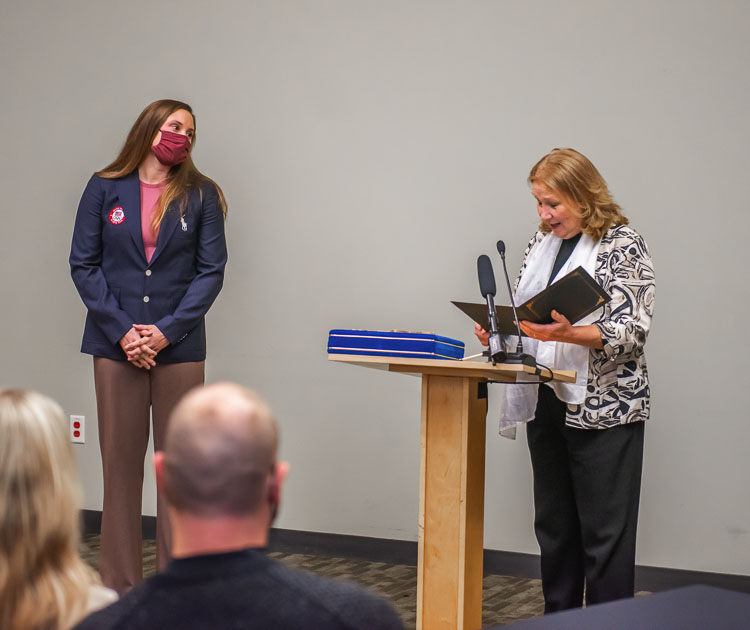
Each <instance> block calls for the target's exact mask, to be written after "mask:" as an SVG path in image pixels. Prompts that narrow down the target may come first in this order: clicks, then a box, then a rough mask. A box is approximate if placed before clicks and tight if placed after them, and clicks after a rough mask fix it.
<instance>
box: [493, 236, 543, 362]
mask: <svg viewBox="0 0 750 630" xmlns="http://www.w3.org/2000/svg"><path fill="white" fill-rule="evenodd" d="M497 252H498V253H499V254H500V258H502V260H503V272H504V273H505V282H506V284H507V285H508V294H509V295H510V305H511V306H512V307H513V317H514V318H515V320H516V329H517V330H518V345H517V346H516V351H515V352H507V353H506V355H505V363H513V364H516V363H518V364H521V365H528V366H529V367H533V368H536V367H537V365H536V359H535V358H534V357H533V356H531V355H530V354H526V353H525V352H524V351H523V341H522V338H521V324H519V323H518V313H517V311H516V301H515V300H514V299H513V289H511V287H510V278H508V268H507V266H506V265H505V243H504V242H503V241H498V242H497ZM493 310H494V309H493Z"/></svg>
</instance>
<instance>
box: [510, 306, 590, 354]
mask: <svg viewBox="0 0 750 630" xmlns="http://www.w3.org/2000/svg"><path fill="white" fill-rule="evenodd" d="M551 315H552V319H554V320H555V321H554V323H553V324H534V323H532V322H528V321H522V322H519V323H520V326H521V330H522V331H523V332H525V333H526V334H527V335H528V336H529V337H532V338H533V339H538V340H539V341H562V342H564V343H574V344H576V345H578V346H586V347H587V348H601V347H602V335H601V332H600V331H599V328H598V327H597V326H595V325H594V324H589V325H586V326H573V325H572V324H571V323H570V322H569V321H568V318H567V317H565V315H563V314H562V313H558V312H557V311H552V313H551Z"/></svg>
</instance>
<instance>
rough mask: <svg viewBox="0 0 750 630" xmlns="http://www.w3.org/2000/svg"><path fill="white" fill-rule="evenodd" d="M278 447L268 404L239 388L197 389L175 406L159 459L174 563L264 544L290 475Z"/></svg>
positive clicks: (158, 477)
mask: <svg viewBox="0 0 750 630" xmlns="http://www.w3.org/2000/svg"><path fill="white" fill-rule="evenodd" d="M278 441H279V437H278V427H277V425H276V421H275V420H274V418H273V416H272V413H271V410H270V408H269V407H268V405H267V404H266V403H265V402H264V401H263V400H262V399H261V398H260V397H258V396H257V395H256V394H255V393H254V392H252V391H250V390H248V389H246V388H244V387H240V386H239V385H234V384H231V383H216V384H213V385H209V386H206V387H199V388H196V389H194V390H192V391H191V392H189V393H188V394H187V395H186V396H185V397H184V398H183V399H182V400H181V401H180V402H179V403H178V405H177V406H176V407H175V409H174V411H173V412H172V415H171V416H170V420H169V425H168V428H167V435H166V439H165V448H164V451H161V452H157V453H155V454H154V465H155V469H156V480H157V485H158V488H159V491H160V492H162V493H163V494H164V496H165V498H166V500H167V505H168V509H169V515H170V522H171V524H172V542H173V544H172V554H173V555H174V556H175V557H184V556H188V555H193V554H197V553H209V552H217V553H218V552H222V551H229V550H232V549H240V548H245V547H258V546H264V545H265V544H266V543H267V536H268V528H269V526H270V524H271V522H272V521H273V518H274V517H275V514H276V510H277V508H278V504H279V495H280V487H281V485H282V483H283V481H284V479H285V477H286V474H287V472H288V464H287V463H286V462H277V461H276V452H277V449H278ZM209 531H210V532H211V533H210V534H209Z"/></svg>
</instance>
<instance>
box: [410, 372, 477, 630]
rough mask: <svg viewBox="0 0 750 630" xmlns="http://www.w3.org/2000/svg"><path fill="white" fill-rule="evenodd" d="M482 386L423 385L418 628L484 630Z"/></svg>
mask: <svg viewBox="0 0 750 630" xmlns="http://www.w3.org/2000/svg"><path fill="white" fill-rule="evenodd" d="M478 388H479V380H478V379H473V378H455V377H450V376H431V375H425V376H423V377H422V423H421V435H420V450H421V457H420V478H419V485H420V488H419V490H420V491H419V497H420V500H419V560H418V566H417V626H418V627H421V628H435V629H436V630H438V629H443V628H444V629H445V630H449V629H453V628H479V627H481V625H482V562H483V559H482V556H483V549H484V545H483V537H484V455H485V424H486V420H485V418H486V414H487V407H486V401H485V400H481V399H479V398H478V397H477V391H478Z"/></svg>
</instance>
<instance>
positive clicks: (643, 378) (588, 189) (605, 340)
mask: <svg viewBox="0 0 750 630" xmlns="http://www.w3.org/2000/svg"><path fill="white" fill-rule="evenodd" d="M528 181H529V184H530V185H531V191H532V194H533V196H534V199H535V200H536V207H537V212H538V213H539V218H540V220H541V224H540V226H539V229H538V231H537V232H536V234H534V236H533V238H532V239H531V241H530V243H529V245H528V247H527V248H526V252H525V253H524V259H523V265H522V266H521V272H520V274H519V276H518V279H517V280H516V284H515V300H516V303H517V304H519V303H523V302H524V301H525V300H527V299H528V298H530V297H532V296H534V295H535V294H536V293H538V292H539V291H541V290H542V289H544V288H545V287H546V286H548V284H549V283H551V282H554V281H555V279H557V278H561V277H563V276H564V275H565V274H566V273H568V272H569V271H571V270H573V269H575V268H577V267H578V266H583V267H584V268H585V269H586V270H587V271H588V272H589V273H590V274H591V276H592V277H594V278H595V279H596V281H597V282H598V283H599V284H600V285H601V287H602V288H603V289H604V290H605V291H606V292H607V293H608V294H609V296H610V297H611V301H610V302H608V303H607V304H606V305H604V306H603V307H602V308H600V309H599V310H597V311H595V312H594V313H593V314H592V315H590V316H588V317H587V318H585V319H583V320H581V321H580V322H578V323H577V325H575V326H573V325H571V324H570V322H569V321H568V320H567V319H566V318H565V317H564V316H562V315H561V314H559V313H557V312H556V311H553V312H552V317H553V319H554V322H553V323H551V324H546V325H541V324H534V323H531V322H523V321H522V322H520V326H521V329H522V331H523V333H524V334H526V335H528V337H529V338H528V339H524V350H525V352H527V353H529V354H532V355H534V356H536V358H537V361H538V363H541V364H544V365H548V366H551V367H555V368H558V369H573V370H576V372H577V373H578V379H577V381H576V382H575V383H571V384H568V383H558V382H551V383H548V384H544V385H539V386H532V385H528V386H523V385H516V386H508V385H504V386H500V387H501V389H502V394H501V397H502V400H501V419H500V428H501V433H503V432H505V431H508V430H511V431H512V430H514V427H515V425H517V424H520V423H524V422H528V426H527V429H526V435H527V440H528V444H529V451H530V454H531V464H532V469H533V473H534V508H535V519H534V530H535V533H536V538H537V541H538V542H539V548H540V551H541V569H542V588H543V591H544V602H545V612H554V611H557V610H564V609H567V608H576V607H580V606H582V604H583V598H584V592H585V594H586V604H587V605H591V604H597V603H601V602H606V601H611V600H615V599H621V598H624V597H632V596H633V593H634V572H635V543H636V527H637V523H638V503H639V499H640V487H641V469H642V462H643V430H644V421H645V420H646V419H648V417H649V409H650V391H649V381H648V371H647V369H646V357H645V355H644V345H645V343H646V337H647V336H648V332H649V327H650V325H651V318H652V315H653V306H654V286H655V285H654V270H653V265H652V263H651V256H650V254H649V251H648V248H647V246H646V243H645V241H644V240H643V238H642V237H641V236H640V235H639V234H638V233H637V232H636V231H635V230H633V229H632V228H631V227H629V226H628V219H626V218H625V217H624V216H623V214H622V212H621V209H620V206H618V205H617V203H615V202H614V200H613V198H612V195H611V194H610V192H609V189H608V187H607V183H606V182H605V181H604V178H603V177H602V176H601V175H600V174H599V171H598V170H597V169H596V167H595V166H594V165H593V164H592V163H591V161H589V159H588V158H586V157H585V156H584V155H582V154H581V153H579V152H578V151H574V150H573V149H554V150H553V151H551V152H550V153H549V154H547V155H545V156H544V157H543V158H542V159H541V160H539V162H537V164H535V165H534V167H533V168H532V169H531V173H530V174H529V178H528ZM475 333H476V335H477V337H478V338H479V340H480V341H481V342H482V343H484V344H485V345H486V344H487V340H488V335H487V333H486V331H484V330H483V329H482V328H481V327H480V326H479V325H477V326H476V327H475ZM515 342H516V338H512V345H513V346H515Z"/></svg>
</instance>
